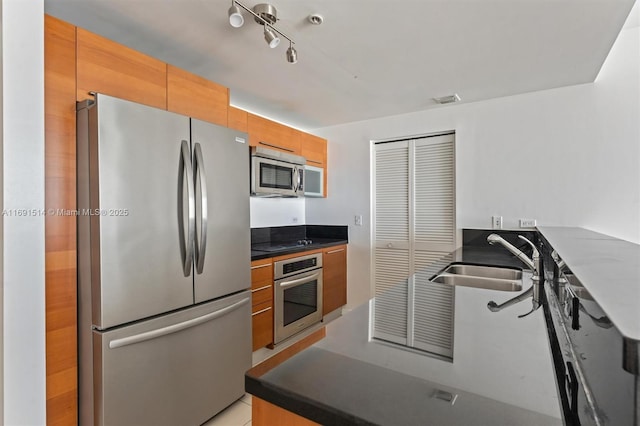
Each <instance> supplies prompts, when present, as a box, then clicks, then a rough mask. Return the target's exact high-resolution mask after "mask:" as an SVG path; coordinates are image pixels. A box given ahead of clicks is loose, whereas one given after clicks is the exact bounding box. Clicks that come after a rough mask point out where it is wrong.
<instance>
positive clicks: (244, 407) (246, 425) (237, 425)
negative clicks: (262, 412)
mask: <svg viewBox="0 0 640 426" xmlns="http://www.w3.org/2000/svg"><path fill="white" fill-rule="evenodd" d="M202 426H251V395H249V394H248V393H245V394H244V396H243V397H242V398H240V399H239V400H237V401H236V402H234V403H233V404H231V405H230V406H228V407H227V408H226V409H225V410H224V411H221V412H220V413H218V415H217V416H215V417H214V418H212V419H211V420H209V421H208V422H206V423H205V424H204V425H202Z"/></svg>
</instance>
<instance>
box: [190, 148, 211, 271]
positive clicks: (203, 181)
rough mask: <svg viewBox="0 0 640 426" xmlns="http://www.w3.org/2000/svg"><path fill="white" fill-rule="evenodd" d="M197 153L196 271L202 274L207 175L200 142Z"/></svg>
mask: <svg viewBox="0 0 640 426" xmlns="http://www.w3.org/2000/svg"><path fill="white" fill-rule="evenodd" d="M193 151H194V153H195V159H194V165H193V168H194V173H195V183H196V188H197V185H198V183H199V184H200V235H199V236H198V235H196V237H195V242H196V272H197V273H198V274H201V273H202V271H203V270H204V254H205V252H206V249H207V217H208V211H207V207H208V203H207V175H206V174H205V170H204V161H203V159H202V148H201V147H200V144H199V143H196V144H195V147H194V149H193Z"/></svg>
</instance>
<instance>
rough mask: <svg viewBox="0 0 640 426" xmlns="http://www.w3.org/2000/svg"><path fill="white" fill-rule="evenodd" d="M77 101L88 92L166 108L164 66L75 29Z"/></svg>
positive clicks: (165, 70)
mask: <svg viewBox="0 0 640 426" xmlns="http://www.w3.org/2000/svg"><path fill="white" fill-rule="evenodd" d="M77 43H78V44H77V58H76V61H77V63H76V66H77V68H76V69H77V99H78V100H83V99H87V98H89V97H90V96H89V92H99V93H104V94H106V95H110V96H115V97H118V98H122V99H127V100H130V101H133V102H138V103H141V104H145V105H150V106H154V107H156V108H162V109H166V108H167V65H166V64H165V63H164V62H161V61H159V60H157V59H154V58H152V57H150V56H147V55H145V54H142V53H140V52H137V51H135V50H133V49H130V48H128V47H126V46H123V45H121V44H118V43H115V42H113V41H111V40H108V39H106V38H104V37H100V36H99V35H97V34H93V33H91V32H89V31H86V30H83V29H82V28H78V29H77Z"/></svg>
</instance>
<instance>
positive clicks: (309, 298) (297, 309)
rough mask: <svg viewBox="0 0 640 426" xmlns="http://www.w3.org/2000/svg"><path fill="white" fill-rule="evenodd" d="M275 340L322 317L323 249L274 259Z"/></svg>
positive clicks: (290, 334)
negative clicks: (321, 251)
mask: <svg viewBox="0 0 640 426" xmlns="http://www.w3.org/2000/svg"><path fill="white" fill-rule="evenodd" d="M273 266H274V278H275V286H274V299H275V300H274V309H275V319H274V322H275V327H274V329H275V333H274V343H276V344H277V343H279V342H281V341H282V340H284V339H286V338H287V337H290V336H292V335H294V334H296V333H298V332H299V331H302V330H303V329H305V328H307V327H308V326H310V325H312V324H315V323H317V322H320V320H321V319H322V253H317V254H311V255H307V256H300V257H294V258H291V259H287V260H281V261H278V262H275V263H274V264H273Z"/></svg>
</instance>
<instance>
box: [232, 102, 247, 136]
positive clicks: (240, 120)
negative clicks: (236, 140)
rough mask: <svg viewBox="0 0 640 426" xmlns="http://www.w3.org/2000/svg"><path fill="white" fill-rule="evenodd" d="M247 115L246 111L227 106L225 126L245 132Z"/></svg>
mask: <svg viewBox="0 0 640 426" xmlns="http://www.w3.org/2000/svg"><path fill="white" fill-rule="evenodd" d="M247 115H248V113H247V111H245V110H242V109H239V108H236V107H232V106H229V113H228V114H227V117H228V119H227V127H229V128H230V129H235V130H239V131H241V132H245V133H246V132H247Z"/></svg>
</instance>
